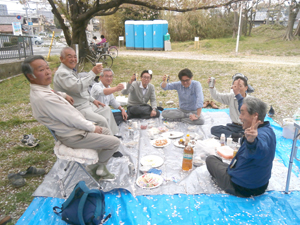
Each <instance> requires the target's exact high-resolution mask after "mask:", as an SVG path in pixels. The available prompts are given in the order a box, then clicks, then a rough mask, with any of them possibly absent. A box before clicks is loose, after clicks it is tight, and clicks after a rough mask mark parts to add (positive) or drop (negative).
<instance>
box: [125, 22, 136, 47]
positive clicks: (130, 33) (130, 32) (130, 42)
mask: <svg viewBox="0 0 300 225" xmlns="http://www.w3.org/2000/svg"><path fill="white" fill-rule="evenodd" d="M125 38H126V49H134V20H126V21H125Z"/></svg>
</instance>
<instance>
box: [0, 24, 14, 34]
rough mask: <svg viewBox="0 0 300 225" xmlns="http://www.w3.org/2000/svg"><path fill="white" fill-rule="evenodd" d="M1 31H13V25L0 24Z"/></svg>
mask: <svg viewBox="0 0 300 225" xmlns="http://www.w3.org/2000/svg"><path fill="white" fill-rule="evenodd" d="M0 33H13V27H12V25H11V24H10V25H9V24H7V25H0Z"/></svg>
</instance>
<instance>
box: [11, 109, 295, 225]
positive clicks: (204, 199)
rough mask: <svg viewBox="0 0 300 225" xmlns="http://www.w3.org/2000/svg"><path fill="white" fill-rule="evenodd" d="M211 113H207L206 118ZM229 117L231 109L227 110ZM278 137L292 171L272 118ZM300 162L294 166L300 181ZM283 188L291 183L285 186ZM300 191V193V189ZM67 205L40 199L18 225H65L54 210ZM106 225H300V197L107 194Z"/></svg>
mask: <svg viewBox="0 0 300 225" xmlns="http://www.w3.org/2000/svg"><path fill="white" fill-rule="evenodd" d="M207 111H211V110H210V109H204V110H203V112H207ZM220 111H225V112H227V113H228V109H223V110H220ZM266 120H268V121H270V123H271V125H272V127H273V128H274V131H275V134H276V137H277V148H276V158H277V159H281V160H282V162H283V163H284V165H286V166H288V162H289V158H290V151H291V146H292V140H289V139H285V138H283V137H282V128H281V127H280V126H279V125H278V124H277V123H276V122H274V121H273V120H272V119H271V118H266ZM299 164H300V162H298V161H296V162H294V166H293V172H294V173H295V174H297V175H298V173H299V169H298V168H299ZM282 182H284V183H285V182H286V180H283V181H282ZM299 189H300V187H299ZM64 201H65V200H64V199H58V198H45V197H36V198H34V200H33V201H32V203H31V204H30V206H29V207H28V208H27V210H26V211H25V213H24V214H23V215H22V217H21V218H20V219H19V221H18V223H17V225H35V224H39V225H41V224H47V225H52V224H53V225H54V224H55V225H56V224H57V225H60V224H65V223H64V222H62V221H61V219H60V217H59V216H57V215H56V214H55V213H54V212H53V211H52V208H53V207H54V206H61V204H62V203H63V202H64ZM105 201H106V214H108V213H111V214H112V218H110V219H109V220H108V222H107V223H106V224H141V225H144V224H264V225H265V224H289V225H291V224H300V192H299V191H293V192H292V193H290V194H284V193H283V192H277V191H270V192H266V193H265V194H263V195H261V196H257V197H252V198H239V197H235V196H231V195H227V194H211V195H209V194H199V195H150V196H137V197H133V196H132V195H131V194H130V193H129V192H128V191H126V190H120V189H119V190H114V191H111V192H108V193H106V195H105Z"/></svg>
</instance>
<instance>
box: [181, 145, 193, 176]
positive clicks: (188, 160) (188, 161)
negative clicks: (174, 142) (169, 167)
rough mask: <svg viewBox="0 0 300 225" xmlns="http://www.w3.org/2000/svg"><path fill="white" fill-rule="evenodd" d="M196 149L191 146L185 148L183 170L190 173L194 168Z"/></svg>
mask: <svg viewBox="0 0 300 225" xmlns="http://www.w3.org/2000/svg"><path fill="white" fill-rule="evenodd" d="M193 154H194V149H193V148H192V146H191V145H190V144H188V145H187V146H185V148H184V151H183V160H182V170H184V171H189V170H191V169H192V168H193Z"/></svg>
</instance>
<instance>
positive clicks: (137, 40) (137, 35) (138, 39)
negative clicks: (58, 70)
mask: <svg viewBox="0 0 300 225" xmlns="http://www.w3.org/2000/svg"><path fill="white" fill-rule="evenodd" d="M133 26H134V49H136V50H143V49H144V21H134V25H133Z"/></svg>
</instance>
